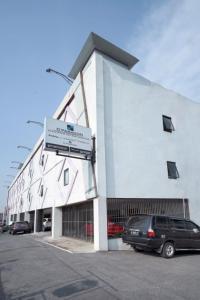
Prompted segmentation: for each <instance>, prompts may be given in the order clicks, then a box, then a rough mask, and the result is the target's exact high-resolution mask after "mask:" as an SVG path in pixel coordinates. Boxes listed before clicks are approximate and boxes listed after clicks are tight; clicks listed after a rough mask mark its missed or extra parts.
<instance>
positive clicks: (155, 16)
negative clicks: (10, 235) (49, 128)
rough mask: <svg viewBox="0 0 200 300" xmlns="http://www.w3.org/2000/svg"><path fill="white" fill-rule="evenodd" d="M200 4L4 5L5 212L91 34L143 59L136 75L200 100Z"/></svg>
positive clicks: (0, 36) (94, 0) (0, 54)
mask: <svg viewBox="0 0 200 300" xmlns="http://www.w3.org/2000/svg"><path fill="white" fill-rule="evenodd" d="M199 11H200V1H199V0H140V1H139V0H72V1H71V0H43V1H41V0H12V1H11V0H6V1H5V0H0V109H1V114H0V116H1V117H0V128H1V131H0V133H1V140H0V145H1V147H0V211H1V210H2V209H3V207H4V205H5V204H6V195H7V186H8V185H9V184H10V182H11V177H9V176H7V175H13V176H14V175H16V173H17V170H15V169H13V168H10V167H11V166H14V164H12V163H11V161H21V162H23V161H24V160H25V159H26V157H27V155H28V151H27V150H26V149H18V148H17V146H18V145H25V146H27V147H30V148H32V147H33V146H34V144H35V143H36V141H37V139H38V138H39V136H40V135H41V133H42V129H41V128H40V127H39V126H37V125H34V124H27V123H26V122H27V120H35V121H40V122H43V121H44V118H45V116H52V114H53V113H54V111H55V109H56V108H57V106H58V105H59V103H60V102H61V100H62V99H63V98H64V95H65V94H66V92H67V90H68V85H67V83H66V82H65V81H64V80H63V79H62V78H60V77H59V76H56V75H55V74H49V73H46V72H45V70H46V69H47V68H49V67H51V68H53V69H56V70H58V71H60V72H62V73H64V74H68V72H69V71H70V69H71V67H72V65H73V63H74V61H75V59H76V57H77V56H78V54H79V52H80V50H81V48H82V46H83V44H84V42H85V40H86V39H87V37H88V35H89V33H90V32H91V31H93V32H95V33H97V34H99V35H101V36H102V37H104V38H105V39H107V40H109V41H111V42H112V43H114V44H116V45H118V46H119V47H121V48H123V49H124V50H127V51H128V52H130V53H132V54H133V55H134V56H136V57H137V58H139V60H140V61H139V63H138V64H137V65H136V66H135V67H134V68H133V70H132V71H133V72H135V73H139V74H141V75H142V76H144V77H146V78H148V79H149V80H151V81H154V82H157V83H159V84H161V85H163V86H164V87H167V88H169V89H172V90H175V91H176V92H178V93H180V94H182V95H185V96H186V97H189V98H191V99H192V100H194V101H196V102H200V72H199V71H200V30H199V29H200V18H199Z"/></svg>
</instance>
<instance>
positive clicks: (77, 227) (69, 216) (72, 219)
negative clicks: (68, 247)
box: [62, 201, 93, 242]
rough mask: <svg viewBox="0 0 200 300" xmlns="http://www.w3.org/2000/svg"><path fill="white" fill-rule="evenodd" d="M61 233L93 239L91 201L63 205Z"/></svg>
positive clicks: (90, 240)
mask: <svg viewBox="0 0 200 300" xmlns="http://www.w3.org/2000/svg"><path fill="white" fill-rule="evenodd" d="M62 215H63V220H62V224H63V226H62V228H63V235H64V236H69V237H73V238H78V239H82V240H85V241H88V242H92V241H93V202H92V201H90V202H86V203H83V204H76V205H69V206H66V207H63V214H62Z"/></svg>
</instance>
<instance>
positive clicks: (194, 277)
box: [0, 234, 200, 300]
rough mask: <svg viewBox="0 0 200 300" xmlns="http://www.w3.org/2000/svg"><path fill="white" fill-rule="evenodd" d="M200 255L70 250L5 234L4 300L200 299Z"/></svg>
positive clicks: (0, 252)
mask: <svg viewBox="0 0 200 300" xmlns="http://www.w3.org/2000/svg"><path fill="white" fill-rule="evenodd" d="M199 259H200V254H195V253H192V254H191V253H190V254H179V255H177V256H175V258H173V259H170V260H166V259H163V258H161V257H159V256H158V255H156V254H150V253H146V254H143V253H134V251H121V252H97V253H87V254H84V253H83V254H81V253H73V254H71V253H67V252H64V251H61V250H59V249H57V248H54V247H52V246H51V245H48V244H43V243H41V242H39V241H37V240H35V239H34V238H33V237H32V236H31V235H30V236H29V235H25V236H24V235H20V236H9V235H7V234H2V235H0V271H1V272H0V274H1V275H0V299H1V300H41V299H42V300H51V299H53V300H56V299H57V300H58V299H60V300H63V299H66V300H68V299H78V300H85V299H87V300H90V299H91V300H92V299H95V300H98V299H99V300H102V299H104V300H114V299H118V300H119V299H120V300H121V299H124V300H128V299H131V300H139V299H140V300H143V299H144V300H158V299H159V300H160V299H162V300H172V299H173V300H186V299H188V300H198V299H200V292H199V281H200V275H199Z"/></svg>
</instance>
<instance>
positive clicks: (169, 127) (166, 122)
mask: <svg viewBox="0 0 200 300" xmlns="http://www.w3.org/2000/svg"><path fill="white" fill-rule="evenodd" d="M162 118H163V130H164V131H167V132H172V131H173V130H175V129H174V125H173V123H172V119H171V118H170V117H167V116H162Z"/></svg>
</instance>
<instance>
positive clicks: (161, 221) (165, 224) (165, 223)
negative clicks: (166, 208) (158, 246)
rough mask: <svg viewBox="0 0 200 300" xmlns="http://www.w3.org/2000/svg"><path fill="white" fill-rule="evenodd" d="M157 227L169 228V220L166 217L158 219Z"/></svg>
mask: <svg viewBox="0 0 200 300" xmlns="http://www.w3.org/2000/svg"><path fill="white" fill-rule="evenodd" d="M156 227H158V228H168V219H167V218H166V217H156Z"/></svg>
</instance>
